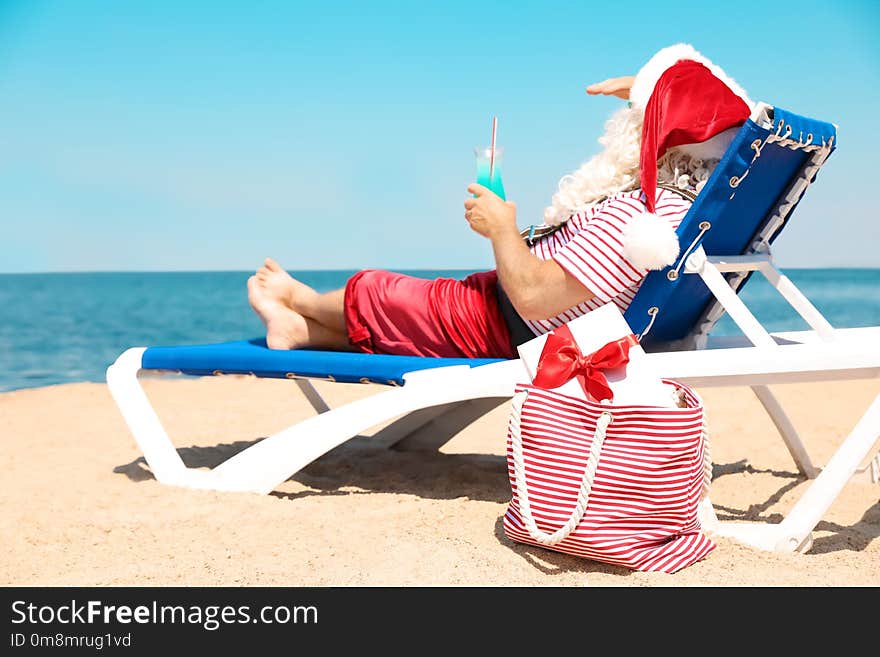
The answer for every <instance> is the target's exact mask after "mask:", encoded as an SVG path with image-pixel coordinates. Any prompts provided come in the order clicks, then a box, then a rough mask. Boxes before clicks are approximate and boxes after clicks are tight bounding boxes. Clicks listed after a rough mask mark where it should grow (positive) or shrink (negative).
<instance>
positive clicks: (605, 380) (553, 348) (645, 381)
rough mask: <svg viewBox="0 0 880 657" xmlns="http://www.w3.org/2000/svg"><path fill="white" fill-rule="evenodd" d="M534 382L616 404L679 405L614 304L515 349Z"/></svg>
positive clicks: (585, 398) (588, 398)
mask: <svg viewBox="0 0 880 657" xmlns="http://www.w3.org/2000/svg"><path fill="white" fill-rule="evenodd" d="M518 351H519V356H520V358H521V359H522V361H523V364H524V365H525V368H526V371H527V372H528V375H529V377H530V379H531V381H532V383H533V384H534V385H536V386H540V387H543V388H546V389H548V390H554V391H556V392H559V393H560V394H564V395H568V396H570V397H575V398H578V399H582V400H586V401H593V402H601V401H605V400H607V401H613V402H614V404H615V405H618V406H621V405H622V406H626V405H638V406H661V407H675V406H677V403H676V399H675V395H674V390H673V389H672V388H670V387H669V386H666V385H664V384H663V382H662V381H661V379H660V376H659V373H658V372H655V371H654V369H653V368H652V367H651V364H650V362H649V361H648V358H647V356H646V354H645V351H644V350H643V349H642V347H641V346H640V345H639V344H638V340H637V339H636V337H635V336H634V335H633V334H632V329H631V328H630V327H629V324H627V323H626V320H625V319H624V318H623V315H622V314H621V312H620V310H619V309H618V307H617V306H616V305H615V304H613V303H607V304H605V305H604V306H602V307H600V308H597V309H596V310H593V311H591V312H589V313H587V314H586V315H582V316H581V317H578V318H577V319H574V320H572V321H570V322H569V323H568V324H565V325H564V326H561V327H559V328H557V329H555V330H554V331H551V332H550V333H547V334H544V335H541V336H538V337H536V338H535V339H534V340H529V341H528V342H525V343H523V344H521V345H520V346H519V347H518Z"/></svg>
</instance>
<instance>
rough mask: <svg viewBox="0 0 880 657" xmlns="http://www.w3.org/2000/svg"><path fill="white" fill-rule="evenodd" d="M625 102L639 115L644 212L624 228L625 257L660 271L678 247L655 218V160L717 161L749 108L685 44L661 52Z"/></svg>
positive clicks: (665, 226) (720, 75) (743, 97)
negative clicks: (672, 153) (673, 155)
mask: <svg viewBox="0 0 880 657" xmlns="http://www.w3.org/2000/svg"><path fill="white" fill-rule="evenodd" d="M630 102H631V103H632V105H633V107H634V108H636V109H639V110H643V111H644V121H643V124H642V139H641V157H640V160H639V176H640V179H641V189H642V192H643V193H644V194H645V204H646V206H647V208H648V212H647V213H645V214H643V215H642V216H640V217H636V218H635V219H633V220H632V221H630V222H629V224H628V226H627V230H626V233H625V235H624V254H625V256H626V257H627V259H628V260H629V261H630V262H631V263H632V264H633V265H634V266H636V267H638V268H640V269H662V268H663V267H666V266H668V265H671V264H673V263H674V262H675V259H676V258H677V257H678V252H679V245H678V239H677V237H676V235H675V231H674V230H673V229H672V226H671V225H670V224H669V223H668V222H667V221H666V220H664V219H662V218H660V217H658V216H657V215H656V214H654V212H655V210H656V208H655V203H656V191H657V160H659V159H660V158H661V157H663V155H664V154H665V153H666V152H667V151H668V150H669V149H671V148H678V149H679V150H681V151H684V152H685V153H687V154H689V155H691V156H692V157H697V158H700V159H712V158H720V157H721V156H722V155H723V154H724V152H725V151H726V150H727V147H728V145H729V144H730V142H731V140H732V139H733V136H734V135H735V134H736V131H737V128H738V126H740V125H742V123H743V122H745V120H746V119H748V117H749V114H750V113H751V108H752V107H753V103H752V101H751V100H749V98H748V96H746V95H745V92H744V91H743V90H742V88H741V87H740V86H739V85H738V84H736V82H734V81H733V80H731V79H730V78H728V77H727V76H726V75H725V74H724V71H722V70H721V69H720V68H719V67H717V66H715V65H714V64H712V63H711V62H709V60H708V59H706V58H705V57H703V56H702V55H700V54H699V53H698V52H697V51H696V50H694V49H693V47H691V46H689V45H687V44H679V45H677V46H671V47H669V48H664V49H663V50H661V51H660V52H658V53H657V54H656V55H654V57H652V58H651V60H650V61H649V62H648V63H647V64H645V66H644V67H642V69H641V70H640V71H639V73H638V75H637V76H636V79H635V81H634V83H633V86H632V89H631V90H630Z"/></svg>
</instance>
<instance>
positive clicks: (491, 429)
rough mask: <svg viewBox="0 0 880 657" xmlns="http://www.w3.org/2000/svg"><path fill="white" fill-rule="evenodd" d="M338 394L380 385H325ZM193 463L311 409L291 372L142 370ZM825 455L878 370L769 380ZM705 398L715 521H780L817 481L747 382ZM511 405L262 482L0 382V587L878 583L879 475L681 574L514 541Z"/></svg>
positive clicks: (346, 450)
mask: <svg viewBox="0 0 880 657" xmlns="http://www.w3.org/2000/svg"><path fill="white" fill-rule="evenodd" d="M316 386H317V387H318V389H319V390H320V391H321V392H322V393H323V394H325V395H326V397H327V399H328V400H329V401H330V402H331V405H338V404H340V403H343V402H345V401H348V400H352V399H356V398H359V397H361V396H363V395H368V394H372V393H374V392H376V388H375V387H374V386H359V385H341V384H328V383H323V382H318V383H317V384H316ZM145 388H146V391H147V393H148V395H149V396H150V398H151V399H153V400H154V402H155V404H156V407H157V409H158V410H159V412H160V416H161V417H162V418H163V420H164V422H165V424H166V428H167V429H168V431H169V433H170V435H171V436H172V437H173V438H174V441H175V444H176V445H177V447H178V448H179V450H180V452H181V455H182V457H183V459H184V461H185V462H186V463H187V464H188V465H190V466H194V467H197V466H213V465H216V464H217V463H219V462H221V461H222V460H224V459H225V458H227V457H228V456H229V455H231V454H233V453H235V452H236V451H237V450H238V449H241V448H242V447H243V446H246V445H247V444H250V443H252V442H254V441H256V440H258V439H260V438H261V437H264V436H266V435H269V434H271V433H273V432H275V431H277V430H279V429H280V428H282V427H284V426H287V425H289V424H291V423H293V422H295V421H297V420H298V419H301V418H303V417H306V416H308V415H310V414H311V410H310V407H309V406H308V404H307V403H306V402H305V400H304V398H303V397H302V396H301V394H300V393H299V391H298V389H297V388H296V386H294V385H292V384H291V382H289V381H270V380H256V379H253V378H248V377H218V378H205V379H195V378H193V379H187V378H178V377H172V378H157V379H148V380H146V381H145ZM773 390H774V392H776V393H777V395H778V396H779V397H780V399H781V400H782V401H783V403H784V404H785V405H786V407H787V408H789V409H790V413H791V416H792V419H793V421H794V423H795V425H796V426H797V427H798V429H799V430H801V432H802V435H803V439H804V442H805V444H806V445H807V447H808V448H809V450H810V452H811V455H812V456H813V459H814V461H815V462H816V463H819V464H821V463H824V461H825V460H826V459H827V458H828V457H829V455H830V454H831V453H832V452H833V450H834V448H835V447H836V445H837V444H839V442H840V440H841V439H842V438H843V437H844V436H845V435H846V434H847V433H848V432H849V431H850V429H851V428H852V426H853V425H854V424H855V422H856V420H857V419H858V417H859V416H860V414H861V413H862V412H863V410H864V409H865V408H866V406H867V404H868V403H869V402H870V400H871V399H873V397H874V396H875V395H877V393H878V392H880V381H878V380H876V379H875V380H869V381H848V382H844V383H834V384H833V385H831V384H813V383H811V384H792V385H786V386H775V387H774V388H773ZM699 392H700V393H701V394H702V395H703V397H704V400H705V402H706V406H707V409H708V412H709V414H710V416H709V417H710V425H711V430H712V453H713V460H714V471H715V476H716V479H715V482H714V483H713V487H712V500H713V502H714V504H715V507H716V510H717V512H718V514H719V516H720V517H721V518H722V519H749V520H761V521H767V522H772V521H778V520H779V518H780V514H781V513H784V512H786V511H787V510H788V509H789V508H791V506H792V504H793V503H794V501H796V499H797V498H798V496H799V495H800V494H801V493H802V492H803V490H804V489H805V487H806V485H807V483H805V482H806V480H805V479H804V478H803V477H800V476H799V475H798V474H797V470H796V468H795V467H794V464H793V462H792V460H791V458H790V456H789V455H788V452H787V450H786V448H785V445H784V443H783V442H782V440H781V439H780V438H779V436H778V434H777V433H776V431H775V428H774V426H773V424H772V423H771V422H770V420H769V419H768V418H767V416H766V415H764V414H763V411H762V409H761V406H760V405H759V403H758V402H757V400H756V399H755V397H754V396H753V395H752V393H751V392H750V391H749V390H748V389H742V388H735V389H734V388H730V389H721V388H717V389H707V390H700V391H699ZM506 410H507V409H506V406H502V407H500V408H498V409H496V410H495V411H492V412H491V413H490V414H488V415H486V416H484V417H483V418H481V419H480V420H478V421H477V422H476V423H474V424H473V425H471V426H470V427H468V428H467V429H465V430H464V431H462V432H460V433H459V434H458V435H457V436H455V437H454V438H453V439H452V440H451V441H450V442H449V443H447V444H446V445H445V446H444V447H443V448H442V450H441V451H440V452H414V451H408V452H407V451H399V450H389V449H382V448H379V447H377V445H376V444H375V441H374V442H373V444H371V442H370V439H369V437H367V436H364V437H357V438H355V439H352V440H351V441H349V442H348V443H346V444H345V445H343V446H342V447H340V448H338V449H337V450H335V451H333V452H331V453H329V454H327V455H325V456H324V457H322V458H321V459H319V460H318V461H316V462H314V463H313V464H311V465H310V466H308V467H307V468H305V469H304V470H303V471H301V472H299V473H298V474H296V475H295V476H294V477H293V478H292V479H290V480H288V481H287V482H285V483H284V484H283V485H281V486H279V487H278V489H277V490H276V491H275V492H274V493H272V494H271V495H267V496H258V495H253V494H239V493H235V494H232V493H217V492H206V491H191V490H185V489H179V488H173V487H167V486H163V485H160V484H158V483H157V482H156V481H155V479H153V477H152V474H151V473H150V471H149V468H148V467H147V466H146V464H145V463H144V462H143V459H142V458H140V453H139V452H138V449H137V446H136V444H135V442H134V440H133V438H132V437H131V435H130V434H129V432H128V429H127V428H126V426H125V425H124V423H123V421H122V418H121V416H120V415H119V413H118V411H117V409H116V407H115V405H114V404H113V401H112V400H111V398H110V394H109V392H108V390H107V387H106V386H105V385H102V384H97V383H77V384H68V385H59V386H52V387H47V388H41V389H33V390H19V391H14V392H10V393H5V394H2V395H0V473H2V475H0V476H2V486H0V536H2V544H3V546H4V550H3V551H4V557H3V559H2V561H0V584H3V585H52V586H58V585H61V586H66V585H82V586H93V585H138V586H152V585H212V586H213V585H266V586H361V585H371V586H438V585H439V586H445V585H453V586H458V585H478V586H482V585H489V586H510V585H514V586H877V585H880V540H878V536H880V485H877V484H872V483H870V480H869V479H868V478H867V477H861V478H859V479H854V480H853V481H852V482H850V483H849V484H848V485H847V487H846V488H845V489H844V491H843V493H842V494H841V495H840V497H839V498H838V499H837V501H836V502H835V503H834V505H833V506H832V507H831V508H830V509H829V510H828V512H827V513H826V515H825V518H824V520H823V521H822V522H821V523H820V524H819V526H818V528H817V530H816V531H815V533H814V544H813V547H812V549H811V550H810V551H809V552H808V553H806V554H775V553H767V552H759V551H756V550H753V549H751V548H749V547H746V546H743V545H740V544H738V543H735V542H733V541H730V540H725V539H718V540H717V543H718V547H717V549H716V550H715V551H714V552H713V553H712V554H710V555H709V556H708V557H707V558H706V559H705V560H703V561H701V562H699V563H697V564H694V565H693V566H690V567H689V568H686V569H684V570H682V571H680V572H679V573H676V574H674V575H666V574H658V573H636V572H630V571H628V570H626V569H624V568H620V567H616V566H609V565H604V564H601V563H596V562H591V561H585V560H581V559H577V558H573V557H569V556H565V555H561V554H557V553H554V552H550V551H547V550H543V549H538V548H534V547H528V546H522V545H518V544H515V543H513V542H511V541H510V540H508V539H507V538H506V537H505V536H504V533H503V531H502V528H501V518H502V516H503V514H504V511H505V508H506V504H507V502H508V499H509V495H510V489H509V486H508V482H507V474H506V464H505V459H504V441H505V427H506Z"/></svg>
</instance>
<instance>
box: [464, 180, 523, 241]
mask: <svg viewBox="0 0 880 657" xmlns="http://www.w3.org/2000/svg"><path fill="white" fill-rule="evenodd" d="M467 190H468V191H469V192H470V193H471V194H474V195H475V196H476V198H468V199H465V202H464V218H465V219H467V221H468V223H469V224H470V225H471V228H472V229H473V230H474V232H477V233H479V234H480V235H482V236H483V237H488V238H489V239H492V237H493V236H494V235H496V234H498V232H499V231H504V230H510V229H511V228H513V230H514V231H516V204H515V203H512V202H510V201H502V200H501V198H500V197H499V196H498V195H497V194H495V192H493V191H492V190H490V189H488V188H487V187H483V186H482V185H478V184H477V183H472V184H471V185H468V188H467Z"/></svg>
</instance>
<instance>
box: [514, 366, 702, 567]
mask: <svg viewBox="0 0 880 657" xmlns="http://www.w3.org/2000/svg"><path fill="white" fill-rule="evenodd" d="M663 383H664V384H665V385H668V386H673V387H674V389H675V390H676V391H677V393H676V394H677V395H678V398H679V399H680V400H681V403H680V404H679V407H669V408H665V407H655V406H616V405H614V404H613V403H598V402H592V401H585V400H581V399H577V398H575V397H570V396H568V395H563V394H560V393H558V392H555V391H552V390H545V389H543V388H539V387H535V386H532V385H525V384H522V385H519V386H517V389H516V394H515V395H514V398H513V405H512V410H511V414H510V423H509V426H508V443H507V463H508V474H509V477H510V486H511V489H512V492H513V496H512V499H511V502H510V505H509V507H508V509H507V513H506V514H505V516H504V532H505V534H507V536H508V537H509V538H511V539H512V540H514V541H519V542H522V543H529V544H532V545H537V546H540V547H544V548H549V549H551V550H556V551H559V552H565V553H567V554H572V555H576V556H580V557H585V558H588V559H593V560H596V561H603V562H606V563H612V564H618V565H621V566H626V567H629V568H632V569H635V570H644V571H662V572H666V573H674V572H676V571H677V570H680V569H681V568H684V567H686V566H689V565H691V564H693V563H694V562H696V561H699V560H700V559H702V558H703V557H705V556H706V555H707V554H709V552H711V551H712V550H713V549H714V548H715V545H714V543H712V541H711V540H709V539H708V538H707V537H706V536H705V535H704V534H703V533H702V531H701V525H700V520H699V517H698V507H699V505H700V501H701V499H702V497H703V496H704V495H705V494H706V493H707V492H708V485H709V480H710V477H711V461H710V458H709V452H708V444H707V440H706V430H705V425H704V415H703V404H702V402H701V400H700V399H699V397H698V396H697V395H696V393H694V392H693V391H692V390H690V389H689V388H687V387H686V386H683V385H681V384H679V383H675V382H673V381H667V380H664V381H663ZM670 391H672V388H671V389H670Z"/></svg>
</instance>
